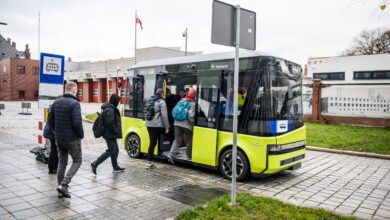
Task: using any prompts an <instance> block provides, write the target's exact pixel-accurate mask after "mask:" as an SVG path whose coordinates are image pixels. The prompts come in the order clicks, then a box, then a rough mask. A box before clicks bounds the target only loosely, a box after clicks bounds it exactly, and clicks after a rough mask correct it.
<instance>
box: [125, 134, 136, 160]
mask: <svg viewBox="0 0 390 220" xmlns="http://www.w3.org/2000/svg"><path fill="white" fill-rule="evenodd" d="M126 151H127V153H128V154H129V156H131V157H135V156H137V155H138V153H139V141H138V139H137V138H136V137H129V139H127V144H126Z"/></svg>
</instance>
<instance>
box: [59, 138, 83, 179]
mask: <svg viewBox="0 0 390 220" xmlns="http://www.w3.org/2000/svg"><path fill="white" fill-rule="evenodd" d="M57 149H58V159H59V164H58V171H57V182H58V185H63V186H68V185H69V183H70V181H71V180H72V178H73V176H74V175H75V174H76V173H77V171H78V170H79V168H80V166H81V162H82V157H81V140H80V139H78V140H74V141H70V142H68V141H60V140H57ZM69 154H70V156H71V157H72V160H73V161H72V165H71V166H70V168H69V170H68V172H67V173H66V175H65V171H66V166H67V165H68V155H69Z"/></svg>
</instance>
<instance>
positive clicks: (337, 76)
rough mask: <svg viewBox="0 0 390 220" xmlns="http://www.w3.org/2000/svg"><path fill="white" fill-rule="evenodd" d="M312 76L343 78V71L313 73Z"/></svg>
mask: <svg viewBox="0 0 390 220" xmlns="http://www.w3.org/2000/svg"><path fill="white" fill-rule="evenodd" d="M313 78H320V79H321V80H345V73H344V72H333V73H313Z"/></svg>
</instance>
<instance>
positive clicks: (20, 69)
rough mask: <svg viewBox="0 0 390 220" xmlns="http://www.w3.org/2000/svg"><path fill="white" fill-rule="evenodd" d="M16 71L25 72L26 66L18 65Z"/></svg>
mask: <svg viewBox="0 0 390 220" xmlns="http://www.w3.org/2000/svg"><path fill="white" fill-rule="evenodd" d="M17 72H18V73H26V67H25V66H18V67H17Z"/></svg>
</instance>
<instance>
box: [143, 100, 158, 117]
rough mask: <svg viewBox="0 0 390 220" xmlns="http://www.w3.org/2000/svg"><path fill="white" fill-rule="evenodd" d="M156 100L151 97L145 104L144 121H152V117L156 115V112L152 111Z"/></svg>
mask: <svg viewBox="0 0 390 220" xmlns="http://www.w3.org/2000/svg"><path fill="white" fill-rule="evenodd" d="M157 100H158V99H156V98H154V97H153V96H152V97H150V98H149V99H148V101H147V102H146V104H145V107H144V112H143V113H144V118H145V120H148V121H150V120H153V118H154V116H155V115H156V112H155V111H154V104H155V103H156V101H157Z"/></svg>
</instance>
